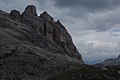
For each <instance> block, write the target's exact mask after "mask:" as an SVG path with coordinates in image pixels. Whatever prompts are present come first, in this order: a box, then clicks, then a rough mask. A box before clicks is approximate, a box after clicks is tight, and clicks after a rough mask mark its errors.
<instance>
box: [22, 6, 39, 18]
mask: <svg viewBox="0 0 120 80" xmlns="http://www.w3.org/2000/svg"><path fill="white" fill-rule="evenodd" d="M24 14H26V15H32V16H37V12H36V7H35V6H33V5H29V6H27V7H26V8H25V11H24Z"/></svg>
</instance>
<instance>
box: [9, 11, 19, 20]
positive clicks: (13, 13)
mask: <svg viewBox="0 0 120 80" xmlns="http://www.w3.org/2000/svg"><path fill="white" fill-rule="evenodd" d="M10 15H11V16H12V17H14V18H16V19H18V18H19V17H20V12H19V11H17V10H12V11H11V12H10Z"/></svg>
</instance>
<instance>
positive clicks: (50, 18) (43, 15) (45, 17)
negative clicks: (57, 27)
mask: <svg viewBox="0 0 120 80" xmlns="http://www.w3.org/2000/svg"><path fill="white" fill-rule="evenodd" d="M40 17H41V18H43V19H46V20H49V21H53V22H54V19H53V17H51V16H50V15H49V14H48V13H47V12H46V11H44V12H43V13H42V14H40Z"/></svg>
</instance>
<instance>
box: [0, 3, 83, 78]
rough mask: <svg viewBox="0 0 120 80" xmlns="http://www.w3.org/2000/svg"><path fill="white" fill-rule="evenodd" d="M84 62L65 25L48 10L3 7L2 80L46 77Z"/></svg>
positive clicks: (0, 13) (0, 24)
mask: <svg viewBox="0 0 120 80" xmlns="http://www.w3.org/2000/svg"><path fill="white" fill-rule="evenodd" d="M83 64H84V62H83V60H82V57H81V55H80V53H79V52H78V50H77V48H76V47H75V45H74V44H73V41H72V38H71V36H70V34H69V33H68V31H67V30H66V28H65V27H64V25H62V24H61V22H60V21H59V20H58V21H57V22H55V21H54V19H53V17H51V16H50V15H49V14H48V13H47V12H46V11H45V12H43V13H42V14H41V15H40V16H38V15H37V12H36V7H35V6H34V5H28V6H27V7H26V8H25V11H24V12H23V13H20V12H19V11H17V10H12V11H11V12H10V13H6V12H4V11H2V10H0V80H46V79H48V78H49V77H51V76H55V75H58V74H61V73H62V72H65V71H68V70H73V69H76V68H77V67H78V66H80V65H83Z"/></svg>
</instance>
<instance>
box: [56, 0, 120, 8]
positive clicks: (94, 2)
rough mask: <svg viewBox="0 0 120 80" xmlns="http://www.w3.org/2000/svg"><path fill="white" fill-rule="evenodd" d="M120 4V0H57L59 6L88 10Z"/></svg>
mask: <svg viewBox="0 0 120 80" xmlns="http://www.w3.org/2000/svg"><path fill="white" fill-rule="evenodd" d="M119 4H120V0H55V5H56V6H57V7H59V8H74V9H75V8H77V9H88V10H99V9H105V8H109V7H113V6H117V5H119Z"/></svg>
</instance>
